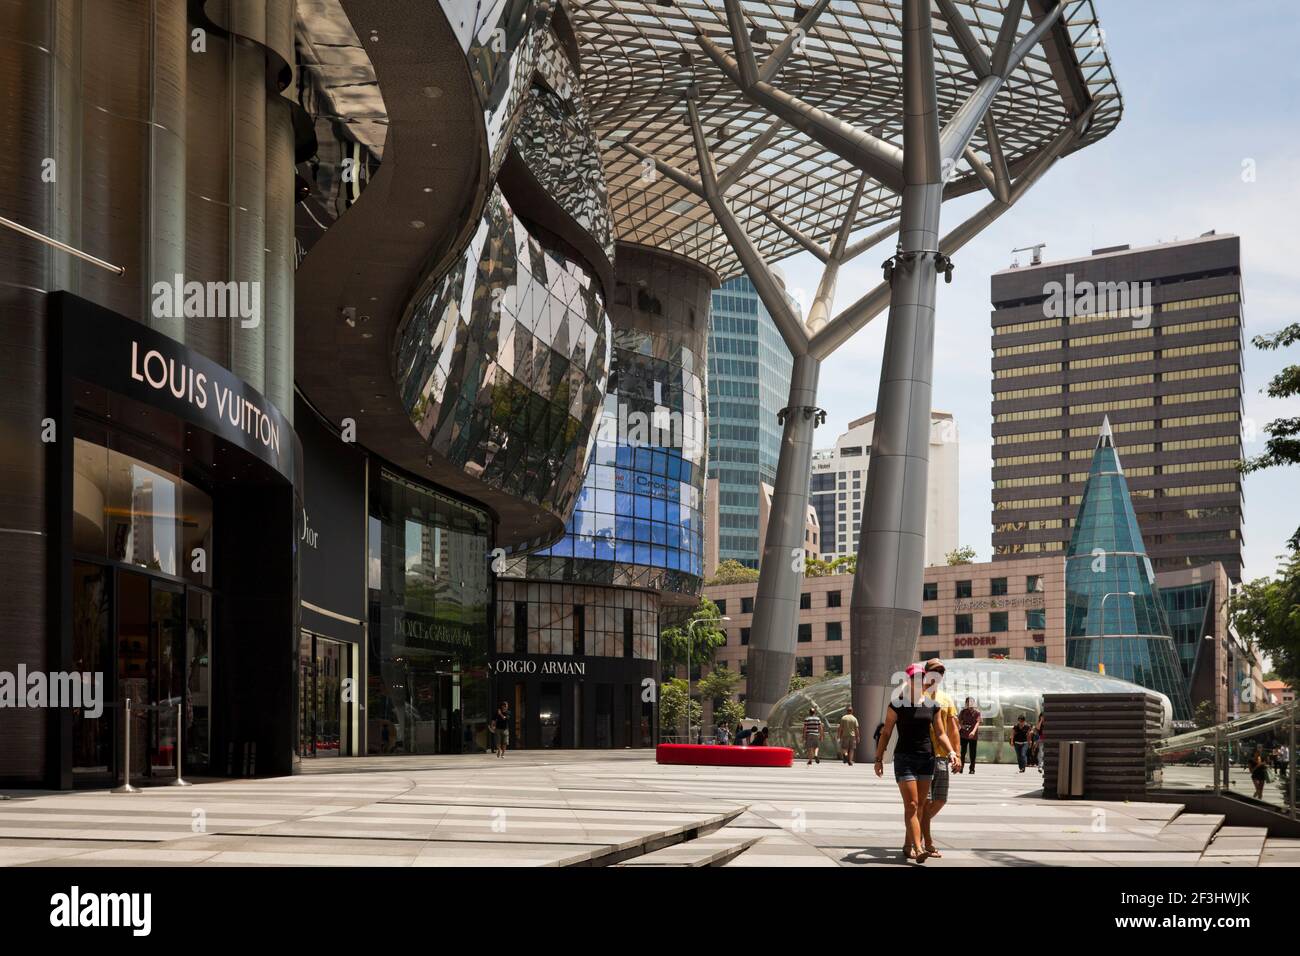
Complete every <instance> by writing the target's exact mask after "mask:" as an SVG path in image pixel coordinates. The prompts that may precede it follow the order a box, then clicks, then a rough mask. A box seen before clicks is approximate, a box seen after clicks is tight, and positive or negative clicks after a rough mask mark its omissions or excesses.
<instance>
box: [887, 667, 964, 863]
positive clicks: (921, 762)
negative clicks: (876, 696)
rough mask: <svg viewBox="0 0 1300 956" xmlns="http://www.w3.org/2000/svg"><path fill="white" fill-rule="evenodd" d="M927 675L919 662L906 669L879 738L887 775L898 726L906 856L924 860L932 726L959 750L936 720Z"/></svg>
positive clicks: (949, 748)
mask: <svg viewBox="0 0 1300 956" xmlns="http://www.w3.org/2000/svg"><path fill="white" fill-rule="evenodd" d="M924 679H925V675H924V672H923V669H922V667H921V665H920V664H913V665H912V666H911V667H909V668H908V669H907V683H906V684H904V685H903V687H902V688H900V689H899V691H897V692H895V694H894V696H893V699H892V700H890V702H889V710H888V711H886V712H885V723H884V726H883V727H882V728H881V729H880V737H879V739H878V740H877V741H876V776H877V777H883V776H884V775H885V749H886V748H887V747H888V746H889V738H890V737H891V736H893V733H894V730H895V729H897V730H898V743H897V744H895V746H894V781H895V782H896V783H897V784H898V792H899V794H900V795H901V796H902V798H903V828H904V833H905V838H904V843H903V856H905V857H906V858H907V859H909V860H916V862H918V863H924V862H925V861H926V858H927V857H928V856H929V854H927V853H925V852H924V851H923V850H922V849H921V817H920V814H919V811H920V808H921V807H922V806H924V805H925V801H926V800H927V799H929V796H930V781H932V780H933V779H934V761H935V756H934V744H933V742H932V741H931V738H930V730H931V728H932V727H933V729H934V733H935V735H936V736H937V737H938V738H939V744H940V746H942V747H943V749H944V750H945V751H946V752H947V753H948V754H950V756H949V758H948V759H949V760H950V761H956V760H957V759H958V758H957V755H958V750H957V748H955V747H954V746H953V745H952V741H950V740H949V739H948V735H947V733H946V732H945V730H944V726H943V722H942V721H936V720H935V718H936V716H937V715H938V714H939V708H938V706H937V705H936V703H935V702H934V700H933V699H931V698H929V697H927V696H926V695H925V692H924V688H923V686H922V682H923V681H924Z"/></svg>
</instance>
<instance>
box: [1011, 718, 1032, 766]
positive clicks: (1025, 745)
mask: <svg viewBox="0 0 1300 956" xmlns="http://www.w3.org/2000/svg"><path fill="white" fill-rule="evenodd" d="M1011 746H1013V747H1015V748H1016V763H1018V764H1019V765H1020V772H1021V773H1024V772H1025V761H1026V760H1027V759H1028V757H1029V722H1028V721H1027V720H1025V715H1024V714H1021V715H1020V716H1019V717H1017V718H1016V723H1015V726H1013V727H1012V728H1011Z"/></svg>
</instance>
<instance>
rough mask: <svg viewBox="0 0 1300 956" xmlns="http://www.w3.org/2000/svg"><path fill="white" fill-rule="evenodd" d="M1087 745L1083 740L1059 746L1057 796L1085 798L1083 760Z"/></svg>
mask: <svg viewBox="0 0 1300 956" xmlns="http://www.w3.org/2000/svg"><path fill="white" fill-rule="evenodd" d="M1086 750H1087V745H1086V744H1085V743H1084V742H1083V741H1082V740H1063V741H1061V743H1060V744H1058V745H1057V754H1056V795H1057V796H1058V797H1081V796H1083V758H1084V752H1085V751H1086Z"/></svg>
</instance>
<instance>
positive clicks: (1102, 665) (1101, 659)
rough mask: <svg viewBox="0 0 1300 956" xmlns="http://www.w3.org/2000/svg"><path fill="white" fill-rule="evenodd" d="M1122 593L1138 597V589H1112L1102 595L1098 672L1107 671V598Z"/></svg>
mask: <svg viewBox="0 0 1300 956" xmlns="http://www.w3.org/2000/svg"><path fill="white" fill-rule="evenodd" d="M1121 594H1127V595H1128V596H1129V597H1131V598H1135V597H1137V592H1136V591H1111V592H1109V593H1107V594H1103V595H1102V596H1101V634H1099V635H1098V637H1100V638H1101V643H1100V644H1099V645H1097V673H1098V674H1104V673H1106V658H1105V654H1104V652H1105V650H1106V598H1109V597H1115V596H1117V595H1121Z"/></svg>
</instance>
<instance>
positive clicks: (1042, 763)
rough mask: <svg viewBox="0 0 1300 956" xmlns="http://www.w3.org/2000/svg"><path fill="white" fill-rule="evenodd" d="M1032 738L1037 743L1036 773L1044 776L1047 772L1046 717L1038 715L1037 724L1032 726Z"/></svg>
mask: <svg viewBox="0 0 1300 956" xmlns="http://www.w3.org/2000/svg"><path fill="white" fill-rule="evenodd" d="M1034 736H1035V738H1036V739H1037V741H1038V772H1039V773H1041V774H1046V773H1047V770H1046V769H1045V768H1046V767H1047V715H1046V714H1044V713H1043V712H1042V711H1039V713H1038V723H1037V724H1035V725H1034Z"/></svg>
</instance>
